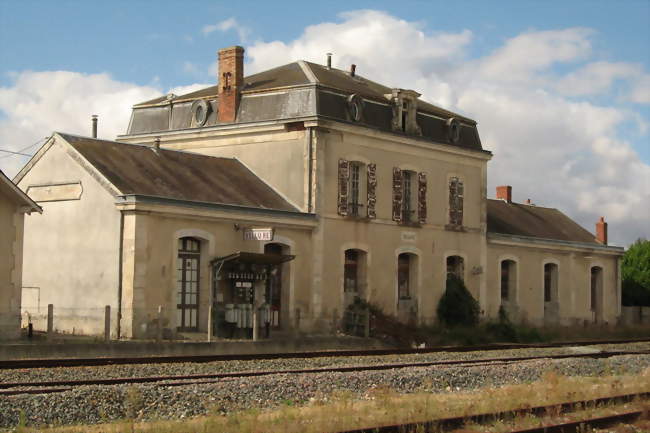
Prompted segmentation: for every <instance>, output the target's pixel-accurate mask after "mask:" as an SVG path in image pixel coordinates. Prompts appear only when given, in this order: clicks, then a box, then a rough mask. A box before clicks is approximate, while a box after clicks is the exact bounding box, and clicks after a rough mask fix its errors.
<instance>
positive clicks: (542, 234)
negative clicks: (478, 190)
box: [487, 199, 598, 244]
mask: <svg viewBox="0 0 650 433" xmlns="http://www.w3.org/2000/svg"><path fill="white" fill-rule="evenodd" d="M487 231H488V233H499V234H505V235H514V236H526V237H533V238H541V239H554V240H560V241H570V242H581V243H593V244H598V242H597V241H596V238H595V237H594V235H593V234H592V233H589V231H587V230H585V229H584V228H583V227H582V226H580V225H579V224H578V223H576V222H575V221H573V220H572V219H571V218H569V217H568V216H566V215H564V214H563V213H562V212H560V211H559V210H557V209H553V208H548V207H540V206H531V205H524V204H519V203H507V202H505V201H503V200H493V199H488V201H487Z"/></svg>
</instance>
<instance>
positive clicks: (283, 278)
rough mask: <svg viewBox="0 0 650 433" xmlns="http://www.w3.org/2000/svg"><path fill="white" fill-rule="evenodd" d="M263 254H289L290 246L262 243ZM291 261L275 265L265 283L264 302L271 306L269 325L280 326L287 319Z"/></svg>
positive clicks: (277, 327)
mask: <svg viewBox="0 0 650 433" xmlns="http://www.w3.org/2000/svg"><path fill="white" fill-rule="evenodd" d="M264 254H273V255H278V256H280V255H283V254H284V255H289V254H291V248H290V247H289V246H288V245H285V244H281V243H277V242H274V243H269V244H266V245H264ZM290 266H291V263H289V262H285V263H282V264H280V265H278V266H277V268H276V269H275V270H274V271H273V272H272V273H271V276H270V278H269V279H268V280H267V283H266V295H265V296H266V302H268V303H269V305H270V306H271V327H272V328H275V329H279V328H282V327H283V326H284V325H285V324H288V323H289V322H288V320H289V316H288V313H289V295H290V293H289V284H290V278H289V277H290V269H289V267H290Z"/></svg>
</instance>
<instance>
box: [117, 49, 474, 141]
mask: <svg viewBox="0 0 650 433" xmlns="http://www.w3.org/2000/svg"><path fill="white" fill-rule="evenodd" d="M392 92H393V89H392V88H390V87H388V86H385V85H383V84H379V83H376V82H374V81H372V80H369V79H367V78H365V77H363V76H361V75H358V74H356V73H355V74H351V73H350V72H348V71H343V70H340V69H336V68H328V67H327V66H323V65H319V64H316V63H311V62H306V61H298V62H294V63H289V64H286V65H283V66H279V67H276V68H273V69H269V70H266V71H263V72H259V73H257V74H254V75H250V76H247V77H245V78H244V88H243V90H242V98H241V103H240V107H239V111H238V114H237V121H236V122H237V123H249V122H257V121H269V120H276V121H277V120H286V121H292V120H300V119H303V118H313V117H321V118H326V119H331V120H336V121H340V122H348V123H353V124H358V125H360V126H365V127H369V128H373V129H379V130H383V131H386V132H392V133H397V134H401V132H395V131H393V129H392V120H393V107H392V105H391V103H390V101H389V99H388V98H387V95H390V94H391V93H392ZM351 95H358V96H359V97H360V98H361V99H362V100H363V107H362V116H361V119H360V120H359V121H354V120H352V119H351V117H350V114H349V108H348V98H349V97H350V96H351ZM199 99H203V100H206V101H207V102H209V104H210V111H211V113H210V115H209V116H208V118H207V121H206V122H205V125H204V126H203V127H211V126H219V122H218V120H217V116H216V113H217V110H218V109H219V97H218V86H216V85H215V86H210V87H206V88H204V89H200V90H197V91H194V92H191V93H187V94H184V95H179V96H177V95H168V96H161V97H159V98H156V99H152V100H149V101H146V102H142V103H139V104H136V105H134V106H133V113H132V117H131V122H130V124H129V128H128V131H127V135H135V134H146V133H152V132H161V131H173V130H183V129H191V128H193V127H192V121H191V105H192V103H193V102H194V101H196V100H199ZM451 118H455V119H457V120H458V121H459V122H460V126H461V128H462V133H461V135H460V140H459V141H458V142H455V143H452V142H451V141H450V138H449V134H448V128H447V124H446V122H447V121H448V120H449V119H451ZM417 123H418V125H419V126H420V128H421V129H422V135H421V136H420V138H423V139H425V140H427V139H428V140H429V141H435V142H437V143H447V144H450V145H455V146H459V147H464V148H468V149H474V150H482V146H481V141H480V138H479V135H478V131H477V129H476V122H475V121H474V120H472V119H470V118H468V117H465V116H463V115H460V114H458V113H454V112H451V111H449V110H445V109H443V108H440V107H438V106H436V105H433V104H430V103H428V102H425V101H423V100H421V99H418V101H417Z"/></svg>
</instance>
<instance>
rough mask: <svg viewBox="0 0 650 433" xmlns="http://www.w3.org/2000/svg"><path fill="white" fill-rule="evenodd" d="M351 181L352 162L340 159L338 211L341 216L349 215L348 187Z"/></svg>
mask: <svg viewBox="0 0 650 433" xmlns="http://www.w3.org/2000/svg"><path fill="white" fill-rule="evenodd" d="M349 181H350V162H349V161H347V160H345V159H339V200H338V206H337V212H338V214H339V215H341V216H347V215H348V188H349Z"/></svg>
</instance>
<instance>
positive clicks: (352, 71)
mask: <svg viewBox="0 0 650 433" xmlns="http://www.w3.org/2000/svg"><path fill="white" fill-rule="evenodd" d="M356 71H357V65H355V64H354V63H353V64H351V65H350V76H351V77H354V74H355V73H356Z"/></svg>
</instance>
